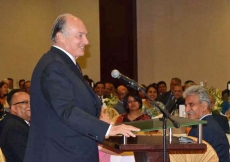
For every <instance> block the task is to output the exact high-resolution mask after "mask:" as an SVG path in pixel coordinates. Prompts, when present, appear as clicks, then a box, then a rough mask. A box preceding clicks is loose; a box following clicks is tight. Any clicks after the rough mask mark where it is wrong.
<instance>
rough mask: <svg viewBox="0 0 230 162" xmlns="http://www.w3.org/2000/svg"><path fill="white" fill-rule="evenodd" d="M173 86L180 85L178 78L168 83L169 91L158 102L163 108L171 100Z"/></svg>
mask: <svg viewBox="0 0 230 162" xmlns="http://www.w3.org/2000/svg"><path fill="white" fill-rule="evenodd" d="M175 85H181V80H180V78H172V79H171V82H170V90H169V91H168V92H166V93H165V94H164V95H163V96H162V97H161V99H160V100H159V101H161V102H162V103H163V104H164V105H165V106H167V105H168V104H169V102H170V101H171V100H172V99H173V88H174V86H175Z"/></svg>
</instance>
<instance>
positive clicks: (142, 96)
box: [138, 84, 147, 101]
mask: <svg viewBox="0 0 230 162" xmlns="http://www.w3.org/2000/svg"><path fill="white" fill-rule="evenodd" d="M141 86H142V87H143V88H144V89H145V91H146V88H147V86H146V85H144V84H141ZM138 96H139V97H140V98H141V99H142V101H143V100H145V99H146V96H145V93H143V92H142V91H138Z"/></svg>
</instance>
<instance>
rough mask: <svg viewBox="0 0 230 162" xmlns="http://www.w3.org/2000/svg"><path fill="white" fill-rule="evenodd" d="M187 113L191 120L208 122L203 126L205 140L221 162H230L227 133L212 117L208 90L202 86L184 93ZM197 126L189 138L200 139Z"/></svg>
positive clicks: (188, 89) (193, 128)
mask: <svg viewBox="0 0 230 162" xmlns="http://www.w3.org/2000/svg"><path fill="white" fill-rule="evenodd" d="M183 96H184V98H185V111H186V113H187V115H188V118H189V119H200V120H206V121H207V124H203V130H202V132H203V139H204V140H205V141H206V142H208V143H209V144H210V145H211V146H212V147H213V148H214V150H215V151H216V153H217V155H218V157H219V161H220V162H227V161H229V143H228V139H227V137H226V134H225V132H224V131H223V130H222V129H221V127H220V126H219V124H218V123H217V122H216V120H215V119H214V118H213V116H212V115H211V104H210V100H209V95H208V92H207V90H206V89H205V88H204V87H201V86H196V85H194V86H191V87H189V88H187V89H186V90H185V92H184V93H183ZM197 129H198V128H197V126H193V127H192V129H191V130H190V132H189V133H188V135H189V136H194V137H198V130H197Z"/></svg>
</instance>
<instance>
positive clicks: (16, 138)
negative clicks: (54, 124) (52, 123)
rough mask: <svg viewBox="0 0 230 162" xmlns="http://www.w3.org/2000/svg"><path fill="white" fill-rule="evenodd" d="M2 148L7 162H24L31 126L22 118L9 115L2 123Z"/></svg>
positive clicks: (0, 139)
mask: <svg viewBox="0 0 230 162" xmlns="http://www.w3.org/2000/svg"><path fill="white" fill-rule="evenodd" d="M0 125H1V127H2V132H1V136H0V147H1V149H2V152H3V154H4V155H5V157H6V161H7V162H23V159H24V155H25V151H26V145H27V139H28V134H29V125H28V124H27V123H26V122H25V121H24V120H23V119H22V118H20V117H18V116H15V115H12V114H8V115H6V116H5V117H4V119H3V120H2V121H1V122H0Z"/></svg>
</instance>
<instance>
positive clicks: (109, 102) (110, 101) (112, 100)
mask: <svg viewBox="0 0 230 162" xmlns="http://www.w3.org/2000/svg"><path fill="white" fill-rule="evenodd" d="M117 102H118V99H117V97H116V96H115V95H113V94H111V95H110V96H109V97H108V98H106V99H105V100H104V103H105V104H106V106H107V107H113V106H114V105H116V104H117Z"/></svg>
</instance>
